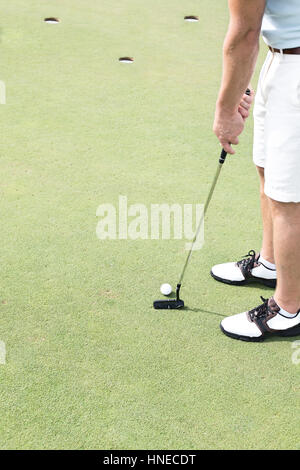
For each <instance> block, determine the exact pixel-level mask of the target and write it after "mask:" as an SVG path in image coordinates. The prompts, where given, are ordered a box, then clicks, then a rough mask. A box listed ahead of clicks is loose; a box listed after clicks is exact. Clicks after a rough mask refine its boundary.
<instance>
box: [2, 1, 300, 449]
mask: <svg viewBox="0 0 300 470" xmlns="http://www.w3.org/2000/svg"><path fill="white" fill-rule="evenodd" d="M226 3H227V2H220V1H219V0H214V1H212V0H201V1H195V0H193V1H192V0H185V1H184V2H182V1H181V0H164V1H163V2H162V1H160V0H152V1H151V2H146V1H141V0H116V1H114V2H112V1H110V0H101V2H100V1H97V0H84V1H82V0H51V1H43V2H42V1H38V0H26V2H24V0H14V1H13V2H5V3H4V4H3V5H2V7H1V43H0V50H1V68H0V80H1V81H2V82H4V83H5V84H6V105H0V119H1V139H0V161H1V181H0V194H1V250H0V255H1V256H0V262H1V281H0V340H1V341H2V342H4V343H5V348H6V361H4V360H3V361H2V362H5V364H4V363H3V364H0V383H1V386H0V409H1V412H0V414H1V419H0V443H1V444H0V447H1V449H13V448H17V449H58V448H63V449H92V448H96V449H101V448H102V449H142V448H143V449H235V448H240V449H258V448H262V449H271V448H275V449H293V448H300V442H299V411H300V410H299V391H300V381H299V373H300V365H299V364H298V365H297V362H298V361H295V360H294V361H293V360H292V358H293V357H295V353H297V350H296V349H295V348H296V347H298V348H299V347H300V345H299V344H298V346H297V344H296V343H295V340H297V338H294V339H293V338H292V339H273V340H270V341H266V342H264V343H261V344H251V343H250V344H249V343H244V342H242V341H234V340H231V339H229V338H228V337H226V336H224V335H223V334H222V333H221V331H220V329H219V323H220V321H221V320H222V318H223V317H224V316H226V315H230V314H233V313H238V312H241V311H243V310H245V309H248V308H253V307H255V306H256V305H258V303H259V302H260V298H259V296H260V295H263V296H265V297H268V296H270V295H271V294H272V290H271V289H267V288H261V287H251V288H248V287H245V288H242V287H240V288H239V287H233V286H227V285H224V284H221V283H218V282H216V281H214V280H213V279H212V278H211V276H210V268H211V266H212V265H213V264H216V263H220V262H225V261H232V260H236V259H239V258H241V257H242V255H245V254H246V253H247V252H248V251H249V250H250V249H252V248H254V249H259V248H260V241H261V233H260V230H261V225H260V224H261V222H260V214H259V196H258V182H257V177H256V171H255V168H254V166H253V164H252V159H251V149H252V119H249V122H248V123H247V127H246V130H245V132H244V134H243V135H242V136H241V138H240V145H239V146H238V148H237V153H236V155H235V156H233V157H228V160H227V161H226V164H225V165H224V168H223V171H222V173H221V176H220V179H219V182H218V185H217V187H216V191H215V194H214V196H213V199H212V202H211V206H210V208H209V212H208V214H207V217H206V222H205V224H206V225H205V244H204V247H203V248H202V249H201V250H199V251H195V252H194V253H193V256H192V259H191V263H190V265H189V267H188V270H187V273H186V278H185V282H184V286H183V288H182V297H183V299H184V301H185V303H186V305H187V308H186V309H185V310H183V311H156V310H154V309H153V308H152V302H153V300H154V299H155V298H159V297H161V294H160V293H159V287H160V284H161V283H163V282H169V283H171V284H172V286H173V287H175V285H176V282H177V278H178V275H179V273H180V269H181V267H182V264H183V263H184V260H185V256H186V250H185V240H176V239H175V240H174V239H170V240H162V239H159V240H151V239H147V240H143V239H138V240H119V239H115V240H109V239H107V240H100V239H99V238H98V237H97V234H96V228H97V224H98V222H99V217H98V216H97V215H96V213H97V209H98V207H99V205H100V204H104V203H109V204H113V205H116V206H117V205H118V200H119V196H120V195H122V196H126V197H127V199H128V204H129V205H130V204H144V205H145V206H146V207H147V208H150V206H151V204H163V203H165V204H180V205H183V204H195V203H203V202H204V200H205V196H206V194H207V191H208V190H209V187H210V184H211V181H212V178H213V175H214V172H215V169H216V165H217V159H218V155H219V152H220V147H219V144H218V142H217V140H216V138H215V136H214V135H213V132H212V122H213V115H214V104H215V100H216V96H217V92H218V87H219V84H220V77H221V70H222V63H221V61H222V41H223V38H224V35H225V32H226V28H227V22H228V13H227V5H226ZM186 15H197V16H199V21H198V22H185V21H184V16H186ZM46 17H57V18H59V19H60V20H61V21H60V22H59V23H58V24H47V23H45V22H44V18H46ZM265 54H266V47H265V46H264V45H262V47H261V52H260V58H259V64H258V69H259V65H261V63H262V61H263V59H264V56H265ZM120 57H132V58H134V61H133V62H132V63H120V62H119V58H120ZM257 73H258V70H257V72H256V76H255V79H254V80H253V84H254V85H255V84H256V81H257ZM298 340H299V338H298ZM2 344H3V343H2ZM293 354H294V356H293Z"/></svg>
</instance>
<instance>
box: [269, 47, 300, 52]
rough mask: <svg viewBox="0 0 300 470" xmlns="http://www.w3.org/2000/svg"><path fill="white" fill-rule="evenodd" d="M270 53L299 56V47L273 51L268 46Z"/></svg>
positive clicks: (273, 48)
mask: <svg viewBox="0 0 300 470" xmlns="http://www.w3.org/2000/svg"><path fill="white" fill-rule="evenodd" d="M268 47H269V49H270V51H271V52H282V53H283V54H300V47H293V48H292V49H281V50H280V49H275V47H271V46H268Z"/></svg>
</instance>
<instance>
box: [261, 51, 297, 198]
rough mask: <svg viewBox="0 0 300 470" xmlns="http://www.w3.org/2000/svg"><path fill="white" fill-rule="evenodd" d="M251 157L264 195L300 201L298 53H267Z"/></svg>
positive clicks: (262, 74) (262, 72)
mask: <svg viewBox="0 0 300 470" xmlns="http://www.w3.org/2000/svg"><path fill="white" fill-rule="evenodd" d="M253 160H254V163H255V165H257V166H260V167H263V168H264V169H265V194H266V195H267V196H269V197H270V198H272V199H275V200H276V201H280V202H300V55H290V54H281V53H279V52H278V53H277V52H275V53H272V52H271V51H270V52H269V53H268V55H267V58H266V61H265V63H264V65H263V68H262V70H261V73H260V77H259V83H258V89H257V93H256V98H255V106H254V146H253Z"/></svg>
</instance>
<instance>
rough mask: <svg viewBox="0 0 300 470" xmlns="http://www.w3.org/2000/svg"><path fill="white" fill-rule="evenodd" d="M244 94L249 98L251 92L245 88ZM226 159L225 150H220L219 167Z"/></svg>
mask: <svg viewBox="0 0 300 470" xmlns="http://www.w3.org/2000/svg"><path fill="white" fill-rule="evenodd" d="M245 94H246V95H248V96H250V95H251V90H250V89H249V88H247V90H246V92H245ZM226 157H227V152H225V150H224V149H222V152H221V155H220V159H219V163H220V164H221V165H223V163H224V162H225V160H226Z"/></svg>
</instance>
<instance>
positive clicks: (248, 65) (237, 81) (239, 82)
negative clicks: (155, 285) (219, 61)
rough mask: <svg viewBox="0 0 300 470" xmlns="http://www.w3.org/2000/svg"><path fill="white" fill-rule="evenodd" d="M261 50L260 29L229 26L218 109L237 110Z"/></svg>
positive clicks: (224, 50) (231, 111) (224, 49)
mask: <svg viewBox="0 0 300 470" xmlns="http://www.w3.org/2000/svg"><path fill="white" fill-rule="evenodd" d="M258 51H259V31H251V30H250V31H246V32H243V31H240V30H236V29H232V28H229V31H228V33H227V36H226V38H225V42H224V47H223V77H222V84H221V89H220V92H219V96H218V100H217V109H219V110H222V111H224V112H228V113H234V112H236V111H237V109H238V107H239V104H240V102H241V99H242V96H243V94H244V93H245V90H246V89H247V87H248V85H249V83H250V80H251V77H252V75H253V72H254V68H255V64H256V60H257V56H258Z"/></svg>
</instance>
